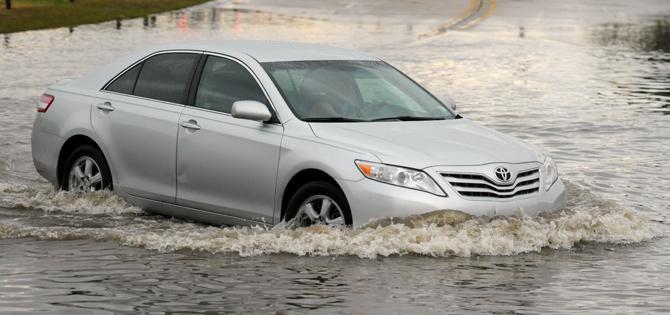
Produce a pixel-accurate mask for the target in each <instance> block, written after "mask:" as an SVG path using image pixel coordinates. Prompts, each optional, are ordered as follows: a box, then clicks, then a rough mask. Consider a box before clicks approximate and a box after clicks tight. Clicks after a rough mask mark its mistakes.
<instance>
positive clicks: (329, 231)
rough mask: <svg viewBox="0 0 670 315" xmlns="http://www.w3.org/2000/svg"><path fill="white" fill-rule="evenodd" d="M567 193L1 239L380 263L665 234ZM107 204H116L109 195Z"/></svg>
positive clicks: (608, 205) (117, 223) (132, 224)
mask: <svg viewBox="0 0 670 315" xmlns="http://www.w3.org/2000/svg"><path fill="white" fill-rule="evenodd" d="M568 189H569V195H570V196H571V197H570V198H569V201H568V208H567V209H566V210H565V211H563V212H560V213H553V214H548V215H544V216H539V217H535V218H531V217H523V216H517V217H494V218H482V217H472V216H469V215H467V214H464V213H461V212H458V211H436V212H431V213H426V214H424V215H419V216H410V217H407V218H394V219H389V218H382V219H378V220H375V221H372V222H370V223H369V224H367V225H366V226H364V227H362V228H358V229H337V228H329V227H325V226H312V227H308V228H300V229H295V230H290V229H282V228H274V229H267V228H263V227H223V228H219V227H212V226H205V225H200V224H195V223H187V222H183V221H179V220H170V219H165V218H162V217H155V216H121V217H108V218H105V219H104V220H105V221H106V224H105V225H104V226H103V227H82V226H80V225H75V224H70V225H68V224H67V223H66V224H63V222H59V223H58V225H56V226H33V225H31V224H30V223H29V221H26V220H21V219H16V218H15V219H12V220H3V221H0V237H2V238H21V237H32V238H37V239H44V240H52V239H56V240H63V239H94V240H105V241H117V242H119V243H121V244H124V245H127V246H136V247H143V248H147V249H152V250H158V251H161V252H173V251H178V250H191V251H202V252H209V253H236V254H239V255H240V256H257V255H266V254H276V253H289V254H294V255H300V256H304V255H314V256H339V255H353V256H358V257H361V258H375V257H379V256H393V255H425V256H434V257H450V256H461V257H468V256H472V255H515V254H521V253H528V252H537V251H540V250H541V249H543V248H551V249H570V248H572V247H574V246H575V245H577V244H580V243H584V242H599V243H613V244H632V243H639V242H643V241H647V240H650V239H653V238H655V237H658V236H661V235H662V232H661V229H660V226H659V225H658V224H656V223H653V222H651V221H650V220H648V219H647V218H646V217H645V216H643V215H641V214H638V213H635V212H633V211H628V210H625V209H622V208H621V207H619V206H617V205H616V204H615V203H613V202H611V201H607V200H603V199H601V198H598V197H597V196H595V195H593V194H592V193H590V192H589V191H586V190H584V189H581V188H579V187H577V186H576V185H573V184H568ZM55 195H58V193H56V194H55ZM65 198H68V197H65ZM106 198H111V199H110V200H113V202H118V201H117V200H115V199H113V197H111V196H107V197H106ZM85 199H89V198H88V197H87V198H85ZM94 200H96V199H95V198H94ZM75 220H76V219H75ZM41 222H44V220H41Z"/></svg>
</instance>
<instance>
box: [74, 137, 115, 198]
mask: <svg viewBox="0 0 670 315" xmlns="http://www.w3.org/2000/svg"><path fill="white" fill-rule="evenodd" d="M63 170H64V171H63V178H62V179H61V183H62V185H61V187H62V188H63V189H65V190H68V191H71V192H76V193H83V192H92V191H99V190H104V189H111V185H112V176H111V173H110V172H109V167H108V166H107V161H106V160H105V158H104V156H103V155H102V152H100V150H98V149H97V148H95V147H93V146H90V145H83V146H80V147H78V148H76V149H75V150H74V151H72V153H70V156H68V158H67V160H66V161H65V165H64V168H63Z"/></svg>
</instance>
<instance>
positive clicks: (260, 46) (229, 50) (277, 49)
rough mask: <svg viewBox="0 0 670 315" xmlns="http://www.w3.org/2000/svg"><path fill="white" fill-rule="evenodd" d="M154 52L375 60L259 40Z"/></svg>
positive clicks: (190, 45)
mask: <svg viewBox="0 0 670 315" xmlns="http://www.w3.org/2000/svg"><path fill="white" fill-rule="evenodd" d="M158 49H164V50H176V49H188V50H203V51H208V52H214V53H221V54H232V55H235V54H246V55H249V56H251V57H252V58H254V59H256V60H257V61H258V62H278V61H307V60H378V59H377V58H375V57H374V56H371V55H368V54H366V53H363V52H359V51H355V50H351V49H345V48H337V47H331V46H327V45H321V44H310V43H295V42H280V41H261V40H208V41H197V42H182V43H174V44H169V45H163V46H161V47H159V48H157V50H158Z"/></svg>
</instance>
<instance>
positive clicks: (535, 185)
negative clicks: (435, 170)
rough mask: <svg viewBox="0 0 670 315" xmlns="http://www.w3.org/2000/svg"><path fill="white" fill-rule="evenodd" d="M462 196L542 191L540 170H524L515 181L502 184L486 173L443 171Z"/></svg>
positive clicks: (493, 196)
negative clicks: (485, 174)
mask: <svg viewBox="0 0 670 315" xmlns="http://www.w3.org/2000/svg"><path fill="white" fill-rule="evenodd" d="M442 176H443V177H444V179H445V180H446V181H447V182H449V184H450V185H451V186H452V187H453V188H454V190H456V191H457V192H458V193H459V194H460V195H461V196H465V197H475V198H501V199H503V198H514V197H518V196H524V195H531V194H535V193H537V192H539V191H540V170H539V169H532V170H527V171H522V172H520V173H519V175H517V177H516V180H515V181H514V182H513V183H510V184H507V185H501V184H497V183H495V182H494V181H493V180H491V179H489V178H488V177H486V176H484V175H479V174H456V173H442Z"/></svg>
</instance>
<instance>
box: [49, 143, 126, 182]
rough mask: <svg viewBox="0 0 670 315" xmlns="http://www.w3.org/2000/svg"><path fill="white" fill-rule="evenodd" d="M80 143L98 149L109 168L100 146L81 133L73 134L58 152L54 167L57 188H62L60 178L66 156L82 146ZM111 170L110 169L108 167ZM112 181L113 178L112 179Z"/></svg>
mask: <svg viewBox="0 0 670 315" xmlns="http://www.w3.org/2000/svg"><path fill="white" fill-rule="evenodd" d="M82 145H90V146H92V147H94V148H96V149H98V151H100V154H102V158H103V159H105V163H107V167H108V168H109V167H110V165H109V162H108V160H107V157H106V156H105V153H104V152H103V151H102V148H101V147H100V146H99V145H98V144H97V143H96V142H95V140H93V139H91V138H90V137H88V136H86V135H82V134H77V135H73V136H71V137H70V138H68V139H67V140H66V141H65V142H64V143H63V145H62V146H61V149H60V152H59V153H58V164H56V165H57V167H56V186H57V187H58V188H62V187H61V185H62V178H63V172H64V171H65V170H64V167H65V165H64V164H65V161H66V160H67V158H68V156H69V155H70V153H72V151H74V150H75V149H76V148H78V147H80V146H82ZM110 171H111V169H110ZM112 183H113V180H112Z"/></svg>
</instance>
